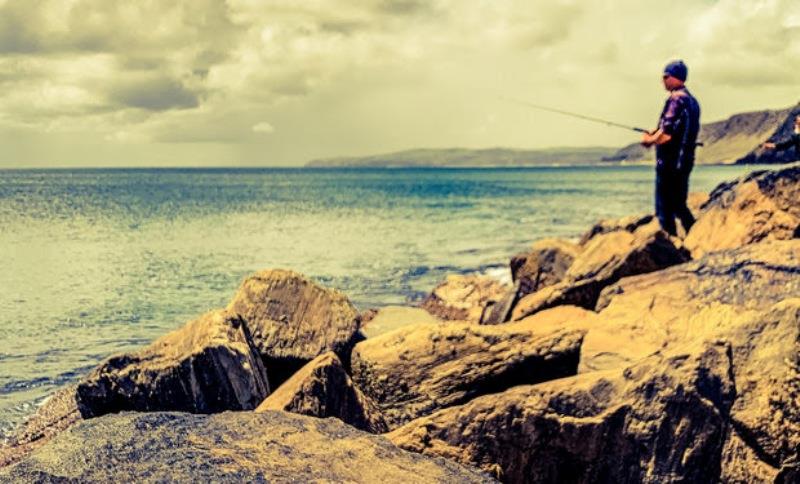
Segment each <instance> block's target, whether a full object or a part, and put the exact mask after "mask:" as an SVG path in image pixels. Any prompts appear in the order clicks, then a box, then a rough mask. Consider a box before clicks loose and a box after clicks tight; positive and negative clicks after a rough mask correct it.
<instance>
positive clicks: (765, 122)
mask: <svg viewBox="0 0 800 484" xmlns="http://www.w3.org/2000/svg"><path fill="white" fill-rule="evenodd" d="M798 114H800V104H797V105H795V106H791V107H788V108H785V109H779V110H762V111H752V112H746V113H738V114H734V115H732V116H730V117H729V118H727V119H724V120H721V121H714V122H711V123H705V124H703V125H702V126H701V129H700V140H701V141H702V142H703V146H702V147H699V148H698V150H697V164H701V165H718V164H770V163H789V162H792V161H795V160H796V159H797V158H798V154H797V153H795V152H794V151H793V150H787V151H782V152H775V151H768V152H764V150H762V149H760V145H761V143H763V142H765V141H767V140H777V139H783V138H786V137H788V136H789V134H790V133H791V130H792V123H793V120H794V117H795V116H796V115H798ZM653 161H654V152H653V150H647V149H645V148H644V147H642V146H641V145H640V144H638V143H632V144H630V145H628V146H625V147H623V148H614V147H601V146H593V147H572V148H570V147H563V148H547V149H540V150H521V149H512V148H500V147H497V148H486V149H467V148H441V149H436V148H430V149H409V150H404V151H398V152H393V153H384V154H377V155H368V156H361V157H338V158H325V159H317V160H312V161H310V162H308V163H307V164H306V165H305V166H307V167H361V168H369V167H374V168H390V167H391V168H399V167H517V166H518V167H522V166H558V165H565V166H578V165H600V164H602V165H609V164H650V163H653Z"/></svg>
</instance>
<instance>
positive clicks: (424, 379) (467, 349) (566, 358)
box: [352, 322, 583, 428]
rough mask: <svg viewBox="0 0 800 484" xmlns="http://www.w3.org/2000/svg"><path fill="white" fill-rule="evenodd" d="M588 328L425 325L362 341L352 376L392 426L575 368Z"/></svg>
mask: <svg viewBox="0 0 800 484" xmlns="http://www.w3.org/2000/svg"><path fill="white" fill-rule="evenodd" d="M582 339H583V332H582V331H580V330H556V331H550V332H540V331H539V330H537V328H536V327H535V326H534V325H532V324H528V323H523V324H505V325H500V326H479V325H475V324H471V323H455V322H454V323H446V324H420V325H415V326H410V327H406V328H402V329H399V330H397V331H394V332H392V333H388V334H385V335H383V336H380V337H378V338H371V339H368V340H366V341H363V342H361V343H359V344H358V345H356V347H355V349H354V350H353V356H352V358H353V359H352V371H353V373H352V375H353V380H354V381H355V382H356V385H358V387H359V388H361V389H362V390H363V391H364V393H365V394H367V395H368V396H369V397H370V398H372V400H373V401H374V402H375V403H376V404H377V405H378V407H379V408H380V410H381V412H382V413H383V414H384V416H385V417H386V420H387V422H388V423H389V426H390V427H392V428H393V427H396V426H397V425H400V424H402V423H404V422H407V421H409V420H411V419H414V418H417V417H419V416H421V415H426V414H429V413H431V412H433V411H436V410H437V409H440V408H443V407H448V406H452V405H458V404H460V403H463V402H466V401H468V400H470V399H472V398H475V397H476V396H478V395H483V394H487V393H494V392H499V391H503V390H505V389H507V388H509V387H512V386H514V385H521V384H529V383H535V382H540V381H546V380H550V379H554V378H561V377H564V376H568V375H572V374H574V373H575V372H576V370H577V365H578V358H579V354H580V345H581V340H582Z"/></svg>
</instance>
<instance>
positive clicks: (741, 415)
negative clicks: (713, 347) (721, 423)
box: [720, 299, 800, 482]
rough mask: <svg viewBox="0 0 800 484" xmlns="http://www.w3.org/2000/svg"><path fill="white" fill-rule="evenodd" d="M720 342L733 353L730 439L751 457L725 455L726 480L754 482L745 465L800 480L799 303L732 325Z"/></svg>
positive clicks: (784, 304) (785, 304) (787, 303)
mask: <svg viewBox="0 0 800 484" xmlns="http://www.w3.org/2000/svg"><path fill="white" fill-rule="evenodd" d="M720 337H721V338H724V339H725V340H727V341H729V342H730V343H731V345H732V347H733V352H732V355H733V363H734V364H733V375H734V378H735V381H736V401H735V402H734V404H733V406H732V407H731V412H730V419H731V434H730V435H731V438H732V439H733V438H735V439H736V440H738V441H740V442H741V444H744V448H745V449H747V450H748V451H749V456H747V458H746V459H744V460H742V459H737V458H735V457H736V454H734V455H726V457H727V458H728V460H729V461H730V464H728V465H727V466H725V470H726V474H727V475H726V476H725V477H726V478H725V479H723V480H724V481H727V482H732V481H740V482H743V481H752V480H753V479H747V477H748V476H747V475H742V474H743V473H746V469H743V468H745V467H751V466H743V465H741V462H744V463H749V462H755V463H757V464H758V466H756V467H765V468H767V469H769V468H772V469H781V470H782V472H783V473H784V474H785V475H787V476H788V475H789V474H790V473H795V474H796V476H797V477H800V474H797V472H798V471H800V299H787V300H785V301H783V302H781V303H778V304H777V305H775V306H774V307H773V308H772V309H771V310H769V311H767V312H765V313H763V314H760V315H757V316H754V317H752V318H749V319H748V320H746V321H745V322H744V323H743V324H737V325H731V326H730V327H729V328H725V329H724V330H722V331H720ZM794 482H798V481H794Z"/></svg>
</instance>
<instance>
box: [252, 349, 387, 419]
mask: <svg viewBox="0 0 800 484" xmlns="http://www.w3.org/2000/svg"><path fill="white" fill-rule="evenodd" d="M268 410H281V411H285V412H293V413H299V414H302V415H308V416H311V417H320V418H324V417H336V418H338V419H340V420H341V421H342V422H344V423H346V424H349V425H352V426H353V427H355V428H357V429H361V430H365V431H367V432H370V433H374V434H379V433H383V432H386V431H387V430H388V427H387V426H386V421H385V420H384V418H383V415H382V414H381V412H380V410H378V407H377V406H376V405H375V403H374V402H372V400H371V399H370V398H369V397H367V396H366V395H364V394H363V393H362V392H361V390H359V389H358V388H357V387H356V386H355V385H354V384H353V381H352V380H351V379H350V376H348V375H347V373H346V372H345V370H344V366H343V365H342V362H341V361H340V360H339V357H338V356H336V354H335V353H333V352H330V353H325V354H324V355H320V356H318V357H316V358H314V359H313V360H311V362H310V363H308V364H307V365H306V366H304V367H303V368H301V369H300V371H298V372H297V373H295V374H294V375H292V377H291V378H289V379H288V380H287V381H286V382H285V383H284V384H283V385H281V386H280V387H279V388H278V389H277V390H275V392H273V393H272V394H271V395H270V396H269V397H267V399H266V400H264V401H263V402H262V403H261V405H259V406H258V408H256V412H265V411H268Z"/></svg>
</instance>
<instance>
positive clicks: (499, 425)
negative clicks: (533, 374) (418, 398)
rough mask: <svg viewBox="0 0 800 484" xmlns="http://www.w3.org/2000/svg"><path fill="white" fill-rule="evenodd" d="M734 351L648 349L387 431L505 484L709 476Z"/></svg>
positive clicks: (715, 470)
mask: <svg viewBox="0 0 800 484" xmlns="http://www.w3.org/2000/svg"><path fill="white" fill-rule="evenodd" d="M729 353H730V347H729V346H728V345H727V344H724V343H719V344H710V345H707V346H705V347H704V348H702V349H701V350H699V351H696V352H692V353H689V354H684V353H681V354H676V355H665V354H656V355H653V356H651V357H649V358H647V359H645V360H643V361H641V362H639V363H638V364H636V365H634V366H632V367H629V368H627V369H624V370H622V369H619V370H612V371H609V372H595V373H591V374H585V375H579V376H577V377H573V378H567V379H562V380H558V381H553V382H547V383H543V384H540V385H533V386H520V387H516V388H513V389H511V390H508V391H506V392H504V393H500V394H496V395H488V396H483V397H480V398H478V399H475V400H473V401H471V402H469V403H467V404H466V405H462V406H457V407H452V408H448V409H444V410H442V411H439V412H437V413H435V414H433V415H430V416H427V417H423V418H420V419H417V420H414V421H413V422H410V423H408V424H407V425H405V426H403V427H400V428H398V429H396V430H395V431H393V432H392V433H390V434H388V435H389V438H390V439H391V440H392V442H394V443H395V444H397V445H398V446H400V447H402V448H404V449H408V450H412V451H415V452H421V453H423V454H426V455H438V456H442V457H447V458H450V459H453V460H455V461H457V462H460V463H462V464H467V465H473V466H476V467H479V468H481V469H483V470H485V471H487V472H491V473H493V474H495V475H496V476H497V477H498V478H500V479H501V480H502V481H504V482H511V483H528V482H576V483H590V482H591V483H605V482H608V483H618V482H715V481H716V477H717V476H719V474H720V455H721V449H722V445H723V440H724V438H725V435H726V429H727V428H726V424H725V417H724V415H726V414H727V412H728V411H729V409H730V406H731V402H732V400H733V397H734V394H735V388H734V385H733V382H732V379H731V362H730V355H729Z"/></svg>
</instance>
